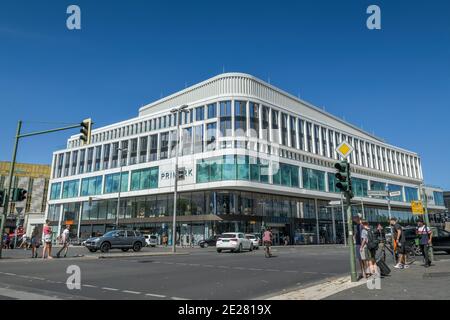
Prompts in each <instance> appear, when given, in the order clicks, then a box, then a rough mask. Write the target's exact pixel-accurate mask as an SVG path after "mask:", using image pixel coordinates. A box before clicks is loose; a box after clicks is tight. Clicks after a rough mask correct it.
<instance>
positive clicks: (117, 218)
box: [116, 148, 128, 229]
mask: <svg viewBox="0 0 450 320" xmlns="http://www.w3.org/2000/svg"><path fill="white" fill-rule="evenodd" d="M119 151H120V158H119ZM127 151H128V149H123V148H117V158H118V160H119V164H120V174H119V190H118V193H117V210H116V229H119V210H120V191H122V167H123V165H122V153H123V152H127Z"/></svg>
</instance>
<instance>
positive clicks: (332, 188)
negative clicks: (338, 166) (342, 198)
mask: <svg viewBox="0 0 450 320" xmlns="http://www.w3.org/2000/svg"><path fill="white" fill-rule="evenodd" d="M327 175H328V191H329V192H333V193H340V192H341V190H339V189H338V188H337V187H336V183H337V182H338V181H339V180H338V179H337V178H336V176H335V174H334V173H330V172H328V173H327Z"/></svg>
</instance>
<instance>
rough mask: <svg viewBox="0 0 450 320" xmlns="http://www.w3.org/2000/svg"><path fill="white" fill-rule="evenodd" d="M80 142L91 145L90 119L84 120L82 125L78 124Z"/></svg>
mask: <svg viewBox="0 0 450 320" xmlns="http://www.w3.org/2000/svg"><path fill="white" fill-rule="evenodd" d="M80 126H81V129H80V133H81V136H80V140H81V141H83V144H85V145H86V144H90V143H91V132H92V119H90V118H89V119H85V120H83V122H82V123H80Z"/></svg>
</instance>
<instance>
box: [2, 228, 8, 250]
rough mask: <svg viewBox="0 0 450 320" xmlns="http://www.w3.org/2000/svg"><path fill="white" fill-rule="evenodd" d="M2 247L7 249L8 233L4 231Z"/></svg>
mask: <svg viewBox="0 0 450 320" xmlns="http://www.w3.org/2000/svg"><path fill="white" fill-rule="evenodd" d="M3 249H9V234H8V233H6V232H5V234H4V235H3Z"/></svg>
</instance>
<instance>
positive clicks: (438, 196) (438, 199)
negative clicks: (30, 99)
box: [433, 191, 445, 206]
mask: <svg viewBox="0 0 450 320" xmlns="http://www.w3.org/2000/svg"><path fill="white" fill-rule="evenodd" d="M433 196H434V203H435V204H436V205H437V206H445V203H444V193H442V192H438V191H433Z"/></svg>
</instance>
